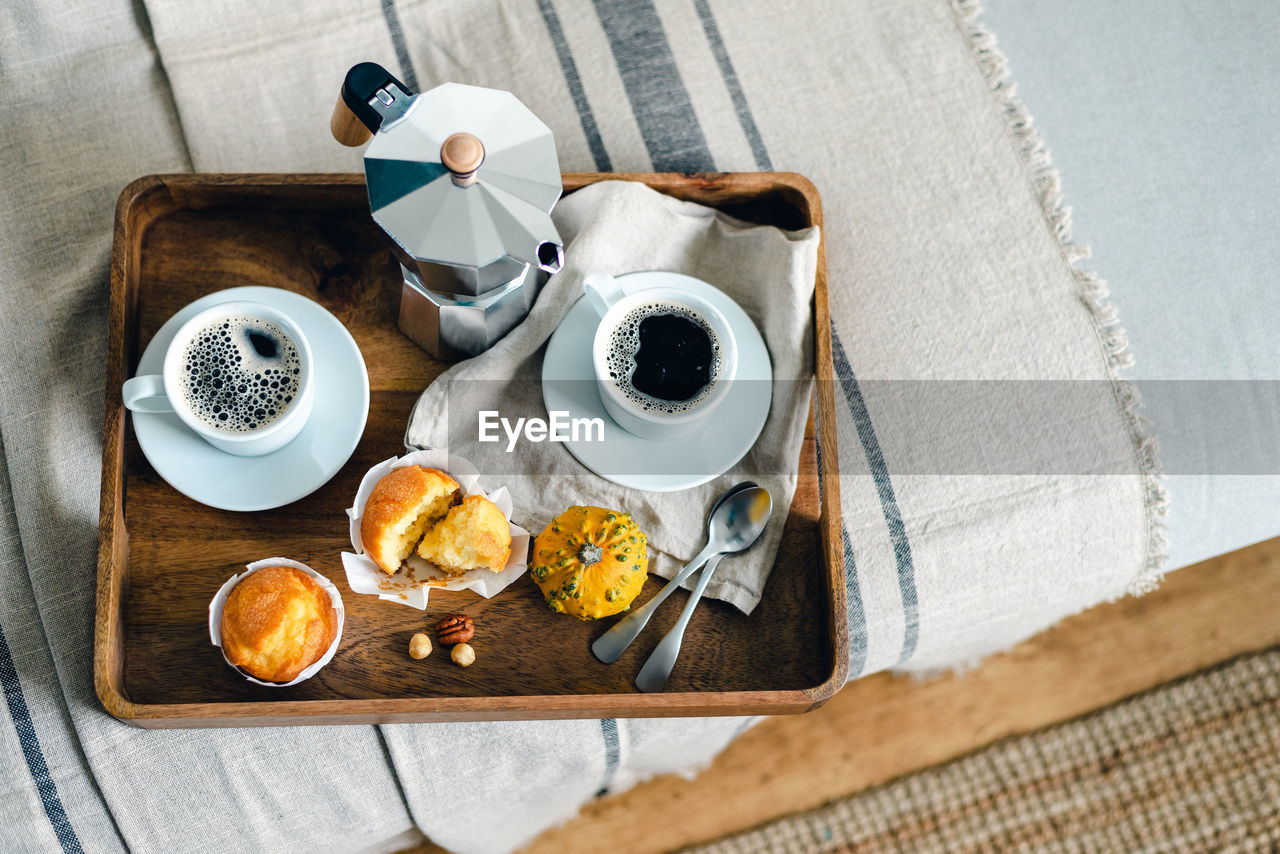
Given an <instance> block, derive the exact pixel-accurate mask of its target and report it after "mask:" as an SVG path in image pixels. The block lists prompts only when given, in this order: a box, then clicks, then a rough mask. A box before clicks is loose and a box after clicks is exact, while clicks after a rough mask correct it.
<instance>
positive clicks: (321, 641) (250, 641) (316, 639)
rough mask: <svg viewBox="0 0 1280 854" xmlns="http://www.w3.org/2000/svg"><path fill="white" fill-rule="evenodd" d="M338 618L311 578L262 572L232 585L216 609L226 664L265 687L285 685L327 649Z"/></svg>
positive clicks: (272, 569)
mask: <svg viewBox="0 0 1280 854" xmlns="http://www.w3.org/2000/svg"><path fill="white" fill-rule="evenodd" d="M337 630H338V612H337V611H336V610H335V609H334V607H333V602H332V600H331V599H330V598H329V593H328V591H327V590H325V589H324V588H323V587H321V586H320V584H319V582H317V581H316V580H315V579H314V578H312V577H311V576H310V575H308V574H307V573H305V572H303V571H302V570H300V569H297V568H295V567H291V566H267V567H263V568H262V569H259V570H256V571H254V572H251V573H249V574H248V575H246V576H245V577H244V578H242V579H240V581H238V582H237V583H236V586H235V587H233V588H232V589H231V593H230V595H228V596H227V602H226V605H225V606H224V607H223V609H222V650H223V652H224V653H225V654H226V656H227V660H228V661H230V662H231V663H232V664H234V665H236V666H237V667H239V668H241V669H242V670H244V671H245V672H247V673H248V674H250V675H251V676H255V677H257V678H258V679H262V680H265V681H267V682H291V681H293V680H294V679H296V678H297V677H298V674H300V673H301V672H302V671H303V670H306V669H307V668H308V667H310V666H311V665H312V664H314V663H315V662H316V661H318V660H319V659H320V658H321V656H323V655H324V653H325V651H326V650H327V649H328V648H329V646H330V644H332V643H333V638H334V635H335V634H336V633H337Z"/></svg>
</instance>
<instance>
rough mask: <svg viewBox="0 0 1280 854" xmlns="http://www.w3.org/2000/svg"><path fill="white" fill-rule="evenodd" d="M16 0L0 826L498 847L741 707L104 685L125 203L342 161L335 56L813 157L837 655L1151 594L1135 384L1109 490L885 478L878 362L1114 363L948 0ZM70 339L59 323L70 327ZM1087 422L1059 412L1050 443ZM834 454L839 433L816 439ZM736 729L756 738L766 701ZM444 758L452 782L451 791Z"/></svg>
mask: <svg viewBox="0 0 1280 854" xmlns="http://www.w3.org/2000/svg"><path fill="white" fill-rule="evenodd" d="M957 3H958V5H955V6H953V5H951V4H949V3H948V2H946V0H857V2H851V3H850V2H842V0H810V2H808V3H807V4H805V5H804V7H803V8H802V9H799V10H797V9H795V8H792V7H790V6H788V5H786V4H778V3H771V2H766V0H749V2H746V0H736V2H735V0H629V2H624V0H528V2H516V0H509V2H499V0H476V2H470V3H459V2H456V0H356V2H349V1H348V0H317V2H311V3H307V4H270V5H267V6H263V5H262V4H250V3H248V2H244V0H210V2H205V3H199V4H193V3H187V2H180V0H145V2H143V3H141V4H132V3H127V2H124V0H106V2H102V0H95V2H93V3H89V2H85V0H70V2H60V3H53V2H52V0H44V2H42V0H22V2H19V3H16V4H12V5H13V6H14V8H12V9H11V10H9V11H8V12H7V13H6V14H5V15H4V16H0V56H3V61H2V62H0V84H2V85H0V139H3V140H4V144H3V146H0V167H2V174H4V175H5V176H6V177H5V184H4V190H3V193H4V202H5V204H4V205H3V213H2V214H0V216H3V221H4V228H3V229H0V260H3V262H4V269H5V271H6V277H5V279H4V284H3V286H2V288H0V300H2V302H0V306H2V308H3V311H2V312H0V356H2V359H0V370H3V380H4V381H3V382H2V383H0V443H2V444H3V457H2V459H3V464H2V465H0V475H3V480H4V484H3V488H2V489H0V496H2V498H0V501H3V507H0V511H2V512H0V520H2V521H0V526H2V527H0V548H2V549H3V557H4V560H3V563H2V564H0V573H2V575H0V578H2V579H3V590H4V595H3V597H2V598H0V632H2V633H3V634H2V635H0V637H2V638H3V640H2V641H0V684H2V685H3V693H4V697H5V713H4V714H3V715H0V718H3V717H5V716H6V715H7V717H8V720H9V721H10V722H11V723H12V725H10V724H9V723H6V722H5V721H4V720H0V850H4V851H11V850H12V851H21V850H59V849H61V850H64V851H77V850H86V851H111V850H122V849H125V848H126V847H127V848H129V849H133V850H140V851H167V850H184V851H194V852H198V851H226V850H262V851H286V850H314V849H321V848H323V849H324V850H358V849H361V848H365V847H372V848H375V849H376V848H388V847H394V846H395V845H397V844H400V843H403V842H404V841H405V840H406V839H410V838H412V837H413V835H414V834H415V833H416V832H417V831H415V830H414V829H413V828H414V827H415V826H416V827H417V828H420V829H421V830H422V831H423V832H425V833H427V834H428V835H430V836H431V838H433V839H434V840H435V841H437V842H439V843H440V844H443V845H446V846H448V847H450V848H452V849H454V850H457V851H505V850H510V849H512V848H514V847H516V846H518V845H519V844H520V843H522V842H523V841H525V840H526V839H528V838H529V837H530V836H531V835H532V834H535V833H537V832H538V831H539V830H541V829H543V828H545V827H547V826H549V825H552V824H554V823H556V822H559V821H562V820H564V819H566V818H568V817H569V816H571V815H572V814H573V813H574V812H575V811H576V810H577V809H578V807H579V805H580V804H581V803H582V802H584V801H585V800H586V799H588V798H590V797H592V796H593V795H595V794H596V793H597V792H599V791H602V790H618V789H621V788H624V787H626V786H628V785H630V784H632V783H634V782H635V781H636V780H638V779H642V778H643V777H645V776H648V775H652V774H656V773H663V772H667V771H671V770H677V769H687V768H689V767H693V766H696V765H698V764H699V763H701V762H704V761H707V760H709V759H710V757H712V756H714V755H715V754H716V753H717V752H718V751H719V750H721V749H722V748H723V746H724V745H725V744H727V743H728V742H729V741H730V740H732V738H734V737H735V736H736V735H737V734H738V733H739V732H740V731H741V729H742V727H743V726H744V722H743V721H738V720H732V719H722V720H716V719H696V720H682V721H571V722H559V723H550V722H549V723H500V724H499V723H491V724H447V725H431V726H425V725H424V726H400V727H381V728H376V727H347V728H341V729H332V728H313V729H295V730H280V731H277V730H258V731H226V732H174V733H144V732H140V731H137V730H133V729H130V728H127V727H124V726H122V725H120V724H118V723H117V722H115V721H114V720H112V719H110V718H108V717H107V716H106V715H105V714H104V713H103V712H102V711H101V709H100V708H99V707H98V705H97V702H96V700H95V698H94V694H93V687H92V677H91V657H92V656H91V650H92V618H91V614H92V612H93V604H92V603H93V592H94V590H93V587H94V585H93V572H94V569H93V555H94V548H95V542H96V521H97V501H96V499H97V489H98V474H99V473H98V470H97V463H96V457H97V452H96V447H97V445H98V441H99V425H100V419H101V412H102V398H101V394H102V375H101V365H102V362H103V359H102V354H103V353H104V352H105V340H106V339H105V336H106V329H105V322H104V307H105V298H106V297H105V294H106V289H105V283H106V274H107V261H108V253H109V249H110V240H111V233H110V214H111V210H112V207H113V204H114V200H115V196H116V194H117V193H118V192H119V190H120V188H121V187H123V186H124V185H125V184H126V183H127V182H128V181H129V180H131V179H132V178H134V177H137V176H138V175H141V174H146V173H150V172H164V171H181V170H188V169H192V170H196V171H312V170H321V171H325V170H333V171H354V170H356V169H358V168H359V160H358V155H356V154H354V153H352V152H350V151H348V150H343V149H341V148H340V147H338V146H336V145H335V144H334V143H333V142H332V140H331V139H330V137H329V135H328V133H327V121H328V116H329V112H330V110H331V108H332V104H333V100H334V97H335V96H336V92H337V88H338V85H339V82H340V80H341V77H342V74H343V73H344V71H345V69H346V68H347V67H348V66H349V65H350V64H352V63H354V62H357V61H361V60H375V61H378V62H381V63H383V64H385V65H387V66H388V67H389V68H392V69H395V70H397V71H398V73H399V76H400V77H401V79H403V80H405V81H406V82H408V83H410V84H415V83H416V85H418V86H419V87H429V86H431V85H433V84H435V83H438V82H443V81H446V80H458V81H465V82H469V83H475V84H480V85H487V86H494V87H498V88H504V89H510V90H512V91H514V92H515V93H516V94H517V95H518V96H519V97H520V98H521V99H522V100H523V101H525V103H527V104H528V105H529V106H530V107H531V108H532V109H533V110H534V111H535V112H536V113H537V114H538V115H539V116H541V117H542V118H543V119H544V120H545V121H546V122H547V123H548V124H549V125H550V126H551V127H552V128H553V129H554V130H555V132H556V136H557V144H558V147H559V152H560V157H561V163H562V165H563V167H564V168H565V169H566V170H597V169H598V170H616V171H642V172H643V171H651V170H685V171H712V170H758V169H770V168H772V169H779V170H794V171H799V172H803V173H805V174H806V175H808V176H809V177H810V178H812V179H813V180H814V181H815V183H816V184H817V185H818V187H819V188H820V190H821V192H822V194H823V198H824V204H825V213H826V224H827V255H828V262H829V272H830V282H831V291H832V293H831V314H832V324H833V333H834V336H833V337H834V339H835V341H836V342H837V349H836V355H837V359H836V367H837V382H838V386H839V395H838V396H839V399H840V400H841V401H842V404H841V406H840V408H839V410H838V413H837V420H838V424H839V443H840V444H839V449H838V450H839V455H840V461H841V466H842V471H843V472H845V474H844V476H843V477H842V484H841V486H842V493H843V494H842V498H843V505H842V511H843V512H842V515H843V518H844V551H845V561H846V577H847V579H848V583H849V587H848V593H849V601H850V609H849V620H850V630H851V637H852V647H853V656H854V662H853V665H854V666H853V673H854V674H855V675H857V674H862V673H869V672H873V671H877V670H882V669H885V668H889V667H902V668H906V669H917V670H923V669H929V668H935V667H943V666H949V665H954V664H957V663H960V662H963V661H967V660H970V659H972V658H975V657H978V656H981V655H984V654H987V653H989V652H991V651H994V650H997V649H1000V648H1002V647H1004V646H1007V645H1008V644H1010V643H1012V642H1014V641H1017V640H1019V639H1021V638H1023V637H1025V636H1027V635H1029V634H1031V633H1033V632H1035V631H1037V630H1039V629H1041V628H1043V627H1044V626H1047V625H1049V624H1051V623H1052V622H1054V621H1056V620H1057V619H1059V618H1060V617H1061V616H1063V615H1065V614H1068V613H1071V612H1074V611H1077V610H1080V609H1081V608H1084V607H1087V606H1089V605H1090V604H1093V603H1095V602H1097V601H1099V600H1102V599H1105V598H1109V597H1113V596H1116V595H1120V594H1122V593H1123V592H1125V591H1126V590H1130V589H1135V588H1140V587H1141V586H1142V585H1143V584H1145V583H1148V582H1149V581H1150V579H1151V578H1152V577H1153V573H1154V571H1155V567H1156V565H1157V563H1158V557H1159V554H1160V551H1161V547H1160V537H1159V531H1158V525H1157V522H1158V519H1157V515H1158V511H1159V508H1160V496H1159V492H1158V489H1157V488H1156V485H1155V483H1154V481H1153V479H1152V476H1153V473H1154V472H1153V469H1152V467H1151V463H1150V460H1149V454H1147V453H1146V449H1147V446H1146V445H1143V444H1142V441H1143V437H1142V436H1141V435H1140V434H1139V431H1138V429H1137V427H1136V426H1135V423H1134V421H1133V420H1132V418H1131V413H1130V412H1129V411H1128V403H1129V401H1128V399H1127V397H1126V394H1125V391H1124V387H1123V386H1121V385H1118V384H1117V385H1116V386H1115V388H1116V395H1115V399H1116V405H1115V408H1114V411H1112V412H1107V413H1102V414H1100V415H1098V416H1097V418H1098V419H1099V420H1098V423H1093V424H1089V425H1086V427H1088V428H1089V429H1088V431H1087V432H1089V433H1090V435H1096V436H1098V437H1100V440H1099V442H1100V445H1101V447H1100V449H1099V451H1098V452H1099V454H1100V455H1101V456H1102V457H1104V458H1105V459H1107V460H1109V461H1111V463H1112V464H1113V467H1112V468H1111V469H1109V470H1110V471H1116V470H1120V471H1122V472H1123V474H1122V475H1120V476H1116V475H1114V474H1113V475H1108V476H1100V475H1099V476H1086V475H1073V476H1055V477H1033V476H994V475H992V476H970V477H959V476H947V475H909V476H906V475H899V474H895V473H894V470H893V466H892V463H893V461H894V459H895V458H897V456H898V455H899V454H901V453H902V451H903V449H904V448H906V447H909V445H910V442H911V436H909V435H905V434H899V433H898V432H897V431H886V430H885V429H883V427H882V426H879V425H878V423H877V412H879V411H880V410H879V408H878V404H877V401H876V400H875V399H873V398H870V397H869V396H868V395H867V394H866V393H865V391H864V390H865V389H866V387H867V386H866V383H867V381H868V379H872V378H874V379H903V378H906V379H941V378H952V379H954V378H967V379H990V378H998V379H1009V378H1015V379H1047V378H1051V379H1083V380H1096V381H1099V382H1113V381H1114V380H1115V371H1116V369H1117V367H1118V366H1119V365H1120V364H1122V363H1123V361H1124V356H1123V352H1122V351H1123V338H1122V336H1121V335H1120V334H1118V330H1116V329H1115V327H1114V316H1113V315H1112V314H1111V313H1109V309H1108V307H1107V306H1106V305H1105V301H1104V296H1105V294H1104V291H1103V289H1102V287H1101V284H1100V283H1098V282H1096V280H1092V279H1091V278H1089V277H1088V276H1087V275H1085V274H1082V273H1080V272H1079V271H1078V270H1076V269H1075V268H1074V267H1072V266H1071V264H1070V263H1069V262H1068V260H1067V259H1068V258H1072V257H1078V255H1079V250H1078V249H1072V250H1069V251H1068V249H1065V248H1064V243H1063V241H1064V240H1065V239H1066V224H1065V215H1064V214H1063V212H1062V211H1061V210H1060V208H1059V207H1058V203H1057V198H1056V183H1055V182H1056V178H1055V176H1053V175H1052V172H1051V171H1050V170H1048V167H1047V162H1046V161H1045V159H1044V156H1043V153H1042V152H1041V151H1040V149H1039V148H1038V143H1037V141H1036V140H1035V139H1034V137H1033V136H1032V135H1030V132H1029V130H1028V129H1027V127H1026V122H1025V121H1022V116H1021V114H1020V113H1019V111H1018V107H1017V105H1016V104H1014V103H1013V102H1012V101H1010V100H1009V97H1008V92H1007V89H1006V88H1005V87H1004V85H1003V83H1002V82H1001V76H1000V72H1001V63H1000V61H999V57H998V55H996V54H995V53H994V52H993V50H992V47H991V44H990V42H989V39H988V38H987V37H986V36H985V34H983V33H982V32H981V31H980V30H979V29H978V28H977V27H976V25H975V24H974V23H973V21H972V11H973V10H972V9H970V8H969V7H968V6H967V4H966V3H964V2H961V0H957ZM68 342H72V344H71V346H68ZM1079 426H1080V425H1046V429H1047V430H1066V429H1068V427H1070V428H1071V429H1075V428H1077V427H1079ZM835 451H836V449H833V448H824V449H822V452H823V453H828V454H829V453H835ZM749 723H750V722H749V721H748V722H746V724H748V725H749ZM457 780H466V781H468V796H467V797H466V798H465V799H459V798H458V797H457V787H456V781H457Z"/></svg>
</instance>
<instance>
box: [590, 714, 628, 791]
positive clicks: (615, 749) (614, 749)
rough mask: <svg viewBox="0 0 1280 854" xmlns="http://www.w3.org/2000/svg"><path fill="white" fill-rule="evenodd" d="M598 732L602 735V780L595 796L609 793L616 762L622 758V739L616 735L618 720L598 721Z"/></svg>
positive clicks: (615, 770) (616, 765) (616, 766)
mask: <svg viewBox="0 0 1280 854" xmlns="http://www.w3.org/2000/svg"><path fill="white" fill-rule="evenodd" d="M600 733H601V735H603V736H604V781H603V782H602V783H601V785H600V791H598V792H596V797H600V796H601V795H606V794H608V793H609V787H610V786H612V785H613V778H614V775H616V774H617V773H618V764H619V763H620V762H621V760H622V741H621V739H620V738H619V737H618V722H617V721H616V720H614V719H613V718H604V719H602V720H601V721H600Z"/></svg>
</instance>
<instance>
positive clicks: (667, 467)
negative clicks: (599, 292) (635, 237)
mask: <svg viewBox="0 0 1280 854" xmlns="http://www.w3.org/2000/svg"><path fill="white" fill-rule="evenodd" d="M617 281H618V284H619V286H621V288H622V291H623V293H625V294H628V295H630V294H632V293H635V292H636V291H641V290H645V289H647V288H659V287H668V288H682V289H684V290H687V291H689V292H690V293H692V294H696V295H697V296H700V297H702V298H703V299H705V300H707V301H708V302H710V303H711V304H712V305H714V306H715V307H716V308H717V309H719V310H720V313H721V314H723V315H724V317H725V319H726V320H727V321H729V326H730V327H732V329H733V335H734V338H735V340H736V341H737V344H738V373H737V378H736V379H735V380H734V383H733V387H732V388H731V389H730V391H729V394H728V395H727V396H726V397H725V399H724V400H723V401H721V402H720V405H719V406H717V407H716V408H715V411H713V412H712V413H711V414H710V415H709V416H707V421H706V422H705V423H704V424H702V425H700V426H699V427H698V428H697V429H696V430H695V431H694V432H693V433H692V434H690V435H686V436H681V437H679V438H676V439H664V440H654V439H641V438H640V437H639V436H635V435H633V434H631V433H628V432H627V431H626V430H623V429H622V428H621V427H619V426H618V425H617V424H616V423H614V421H613V419H612V418H610V417H609V414H608V413H607V412H605V409H604V405H603V404H602V403H601V402H600V395H599V393H598V391H597V390H596V385H595V374H594V372H593V370H592V368H591V342H592V339H593V338H594V336H595V331H596V326H597V325H598V322H599V321H598V319H597V317H596V313H595V311H594V310H593V309H592V308H591V306H590V305H588V304H587V301H586V300H585V299H581V298H580V299H579V300H578V301H577V302H576V303H574V304H573V306H572V307H571V308H570V309H569V312H568V313H567V314H566V315H565V317H564V320H562V321H561V322H560V325H559V326H558V327H557V328H556V331H555V332H554V333H553V334H552V336H551V340H550V341H549V342H548V343H547V353H546V355H545V356H544V357H543V360H542V401H543V403H544V404H546V407H547V411H548V412H551V411H553V410H556V411H568V412H569V414H570V417H572V418H601V419H603V420H604V423H605V430H604V441H602V442H600V441H595V442H589V441H582V440H579V441H572V440H570V441H567V442H565V446H566V447H567V448H568V449H569V451H570V452H571V453H572V454H573V455H574V456H575V457H577V458H578V461H579V462H580V463H582V464H583V465H584V466H586V467H587V468H589V469H591V471H593V472H595V473H596V474H598V475H600V476H601V477H603V478H604V479H605V480H609V481H613V482H614V483H616V484H619V485H621V486H626V487H631V488H633V489H641V490H644V491H646V492H674V491H676V490H678V489H688V488H689V487H692V486H698V485H699V484H703V483H706V482H707V481H709V480H712V479H713V478H716V477H718V476H719V475H722V474H724V473H725V472H726V471H728V470H729V469H730V468H731V467H732V466H733V465H734V463H736V462H738V460H740V459H742V457H743V456H744V455H745V454H746V453H747V451H749V450H751V446H752V445H754V444H755V441H756V438H757V437H758V436H759V435H760V431H761V430H763V429H764V422H765V419H766V418H768V416H769V406H770V404H771V403H772V400H773V385H772V379H773V366H772V364H771V363H770V361H769V351H768V349H767V348H766V347H765V345H764V339H763V338H761V337H760V332H759V330H757V329H756V325H755V324H754V323H752V322H751V318H749V317H747V313H746V312H745V311H743V310H742V308H741V306H739V305H738V304H737V303H736V302H734V301H733V300H732V299H730V298H729V297H728V296H727V295H726V294H725V293H724V292H723V291H721V290H720V289H719V288H716V287H714V286H712V285H709V284H707V283H706V282H704V281H702V280H701V279H695V278H693V277H692V276H684V275H681V274H679V273H665V272H651V273H629V274H627V275H625V276H619V277H618V279H617ZM746 380H750V381H752V382H744V381H746Z"/></svg>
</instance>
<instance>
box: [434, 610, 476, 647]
mask: <svg viewBox="0 0 1280 854" xmlns="http://www.w3.org/2000/svg"><path fill="white" fill-rule="evenodd" d="M475 633H476V624H475V622H474V621H472V619H471V618H470V617H466V616H463V615H462V614H451V615H449V616H448V617H445V618H444V619H443V620H441V621H440V622H438V623H436V638H437V639H438V640H439V641H440V643H442V644H444V645H445V646H453V645H454V644H459V643H466V642H467V641H469V640H471V638H473V637H475Z"/></svg>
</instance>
